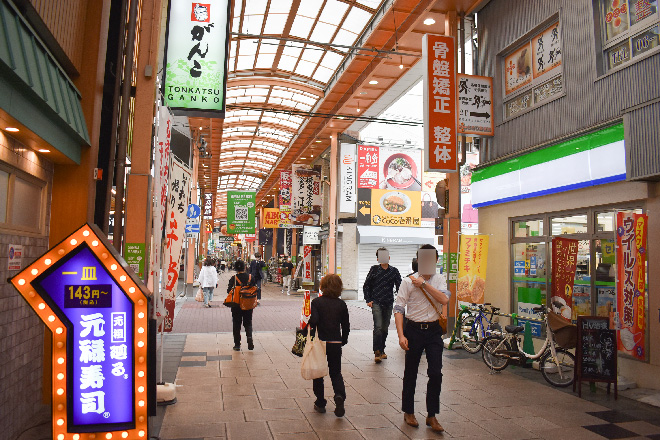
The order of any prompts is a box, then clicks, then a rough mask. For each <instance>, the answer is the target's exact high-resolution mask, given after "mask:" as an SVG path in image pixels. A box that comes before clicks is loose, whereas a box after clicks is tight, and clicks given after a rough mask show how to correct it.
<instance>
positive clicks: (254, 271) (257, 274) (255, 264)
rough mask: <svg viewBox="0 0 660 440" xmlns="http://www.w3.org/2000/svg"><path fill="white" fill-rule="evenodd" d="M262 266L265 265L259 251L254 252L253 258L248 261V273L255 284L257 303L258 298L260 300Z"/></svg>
mask: <svg viewBox="0 0 660 440" xmlns="http://www.w3.org/2000/svg"><path fill="white" fill-rule="evenodd" d="M264 267H266V263H264V260H262V259H261V254H260V253H259V252H255V254H254V260H252V262H251V263H250V271H249V273H250V275H252V280H253V282H254V284H255V285H256V286H257V304H258V303H259V300H261V280H262V274H263V272H262V271H261V270H262V269H263V268H264Z"/></svg>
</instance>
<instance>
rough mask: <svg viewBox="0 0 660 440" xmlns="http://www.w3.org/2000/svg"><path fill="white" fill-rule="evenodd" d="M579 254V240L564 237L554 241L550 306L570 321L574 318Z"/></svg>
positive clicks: (556, 238) (555, 238)
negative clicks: (574, 283) (575, 283)
mask: <svg viewBox="0 0 660 440" xmlns="http://www.w3.org/2000/svg"><path fill="white" fill-rule="evenodd" d="M577 252H578V241H577V240H573V239H571V238H562V237H554V238H553V239H552V295H551V297H550V304H549V306H550V307H551V308H552V310H553V311H554V312H555V313H558V314H560V315H561V316H562V317H564V318H565V319H566V320H568V321H570V320H571V319H572V317H573V282H574V281H575V270H576V269H577ZM550 307H549V308H550Z"/></svg>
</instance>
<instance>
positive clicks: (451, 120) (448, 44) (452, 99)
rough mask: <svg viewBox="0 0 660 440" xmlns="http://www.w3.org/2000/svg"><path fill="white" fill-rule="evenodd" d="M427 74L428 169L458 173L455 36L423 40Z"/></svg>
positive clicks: (426, 141) (426, 157)
mask: <svg viewBox="0 0 660 440" xmlns="http://www.w3.org/2000/svg"><path fill="white" fill-rule="evenodd" d="M422 59H423V62H425V63H426V72H424V167H425V168H424V169H425V171H442V172H446V173H455V172H456V171H457V170H458V147H457V145H456V116H457V115H456V107H457V106H456V102H457V101H456V56H455V54H454V37H448V36H443V35H431V34H426V35H424V38H423V40H422Z"/></svg>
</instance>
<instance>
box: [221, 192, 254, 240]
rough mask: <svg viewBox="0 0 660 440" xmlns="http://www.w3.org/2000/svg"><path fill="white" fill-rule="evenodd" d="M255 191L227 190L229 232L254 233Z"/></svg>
mask: <svg viewBox="0 0 660 440" xmlns="http://www.w3.org/2000/svg"><path fill="white" fill-rule="evenodd" d="M254 199H255V193H254V191H228V192H227V233H228V234H254V230H255V228H256V220H255V215H254V207H255V203H254Z"/></svg>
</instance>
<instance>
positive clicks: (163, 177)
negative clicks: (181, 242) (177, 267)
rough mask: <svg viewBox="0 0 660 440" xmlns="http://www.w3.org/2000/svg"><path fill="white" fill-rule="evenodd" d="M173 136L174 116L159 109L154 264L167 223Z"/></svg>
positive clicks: (167, 110)
mask: <svg viewBox="0 0 660 440" xmlns="http://www.w3.org/2000/svg"><path fill="white" fill-rule="evenodd" d="M171 137H172V117H171V116H170V111H169V109H168V108H167V107H165V106H162V107H160V109H159V110H158V132H157V134H156V160H155V162H154V167H155V170H154V171H155V174H156V175H155V176H154V192H155V195H154V201H155V202H154V237H156V238H157V240H155V246H154V259H153V265H154V267H157V266H159V265H160V255H161V249H160V238H161V237H162V236H163V225H164V224H165V208H166V206H167V179H168V178H169V174H170V165H169V164H170V139H171Z"/></svg>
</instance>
